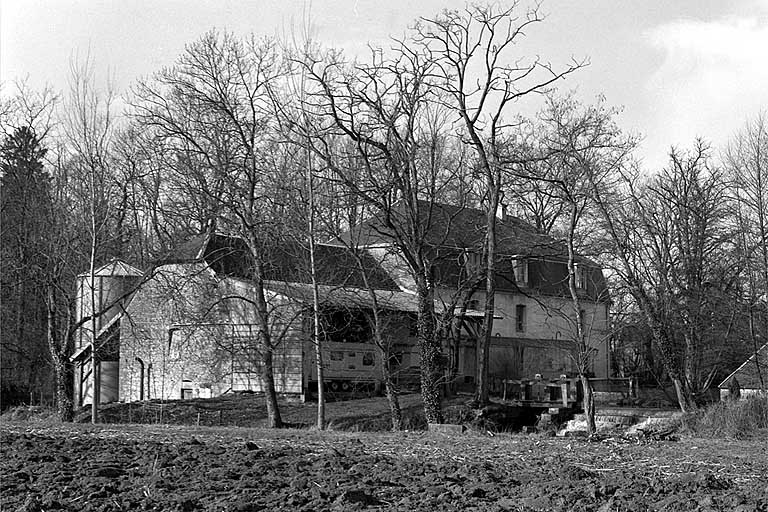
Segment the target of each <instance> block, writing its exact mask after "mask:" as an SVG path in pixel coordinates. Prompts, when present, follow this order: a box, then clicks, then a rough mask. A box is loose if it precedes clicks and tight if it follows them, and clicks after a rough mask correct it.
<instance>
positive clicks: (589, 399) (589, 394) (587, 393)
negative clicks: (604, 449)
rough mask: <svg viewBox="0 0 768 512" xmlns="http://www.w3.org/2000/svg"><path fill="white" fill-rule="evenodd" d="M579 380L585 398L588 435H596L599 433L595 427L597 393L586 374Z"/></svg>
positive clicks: (580, 374) (583, 400) (581, 374)
mask: <svg viewBox="0 0 768 512" xmlns="http://www.w3.org/2000/svg"><path fill="white" fill-rule="evenodd" d="M579 379H580V380H581V389H582V391H583V392H584V398H583V399H582V402H583V406H584V416H585V418H586V420H587V434H589V435H590V436H591V435H594V433H595V432H597V427H596V425H595V393H594V390H593V389H592V383H591V382H590V381H589V377H587V375H586V374H584V373H583V372H582V373H579Z"/></svg>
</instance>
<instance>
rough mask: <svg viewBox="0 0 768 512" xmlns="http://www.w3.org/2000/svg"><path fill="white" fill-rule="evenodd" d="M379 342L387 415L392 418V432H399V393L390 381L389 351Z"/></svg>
mask: <svg viewBox="0 0 768 512" xmlns="http://www.w3.org/2000/svg"><path fill="white" fill-rule="evenodd" d="M381 343H382V340H379V342H378V344H379V354H380V355H381V363H382V364H381V372H382V377H383V379H384V392H385V393H386V395H387V402H388V403H389V414H390V417H391V418H392V430H393V431H399V430H402V429H403V411H402V409H401V408H400V392H399V390H398V389H397V386H396V385H395V382H394V380H393V379H392V362H391V354H390V353H389V350H386V349H385V348H384V345H382V344H381Z"/></svg>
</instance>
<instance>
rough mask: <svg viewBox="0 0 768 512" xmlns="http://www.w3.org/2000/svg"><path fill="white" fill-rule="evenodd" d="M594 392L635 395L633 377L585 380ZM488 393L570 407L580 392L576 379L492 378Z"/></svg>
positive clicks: (503, 397) (525, 401) (577, 400)
mask: <svg viewBox="0 0 768 512" xmlns="http://www.w3.org/2000/svg"><path fill="white" fill-rule="evenodd" d="M589 381H590V383H591V384H592V389H593V391H595V392H596V393H615V394H620V395H621V396H620V398H621V399H631V398H636V397H637V393H638V389H637V380H636V379H632V378H601V379H589ZM491 393H492V394H494V395H495V396H498V397H500V398H501V399H502V400H504V401H509V400H511V401H519V402H522V403H526V404H530V403H537V404H542V405H548V404H549V405H551V406H552V407H571V406H572V405H574V404H576V403H579V402H581V400H582V398H583V391H582V387H581V381H580V380H579V378H577V377H574V378H560V379H552V380H544V379H503V378H498V377H497V378H493V379H492V381H491Z"/></svg>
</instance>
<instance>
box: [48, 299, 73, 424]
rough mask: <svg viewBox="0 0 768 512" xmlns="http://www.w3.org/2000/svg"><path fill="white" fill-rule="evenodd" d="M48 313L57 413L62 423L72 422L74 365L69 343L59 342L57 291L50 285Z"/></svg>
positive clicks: (49, 342) (49, 348)
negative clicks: (70, 356)
mask: <svg viewBox="0 0 768 512" xmlns="http://www.w3.org/2000/svg"><path fill="white" fill-rule="evenodd" d="M47 292H48V293H47V300H46V306H47V310H48V311H47V313H48V326H47V327H48V350H49V352H50V354H51V360H52V361H53V375H54V384H55V386H56V389H55V398H56V412H57V414H58V416H59V420H60V421H64V422H70V421H72V417H73V411H72V407H73V404H72V379H73V375H72V363H70V362H69V350H67V348H68V342H67V340H65V341H64V342H63V343H62V342H61V341H60V340H59V337H58V329H57V325H56V290H55V288H54V286H53V285H48V290H47Z"/></svg>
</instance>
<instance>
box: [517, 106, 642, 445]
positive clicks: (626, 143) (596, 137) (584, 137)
mask: <svg viewBox="0 0 768 512" xmlns="http://www.w3.org/2000/svg"><path fill="white" fill-rule="evenodd" d="M615 114H616V111H615V110H612V109H609V108H607V107H606V106H605V105H604V103H603V102H602V100H601V101H598V103H597V104H595V105H591V106H586V107H585V106H582V105H581V104H580V103H579V102H578V101H576V100H575V99H574V98H573V96H572V95H568V96H565V97H561V98H557V97H553V96H550V97H549V98H548V102H547V107H546V108H545V110H544V111H543V112H542V113H541V114H540V119H541V123H542V124H543V129H542V130H541V132H540V133H538V134H537V138H538V143H539V144H540V145H542V146H543V148H542V149H541V150H539V153H540V154H542V155H546V158H545V159H543V160H541V161H538V162H535V163H534V165H533V166H532V169H531V170H532V171H533V172H532V173H531V174H529V175H528V176H526V177H527V178H528V179H529V180H531V181H537V182H540V183H541V184H542V185H541V187H537V189H536V190H535V191H534V193H538V192H539V191H541V190H542V189H546V190H547V194H548V195H549V196H550V197H552V198H553V199H554V202H555V203H556V204H557V205H558V207H559V209H560V210H559V211H557V213H559V214H562V216H563V217H564V218H565V222H564V226H563V227H562V234H563V238H564V240H565V245H566V249H567V263H566V264H567V268H568V292H569V295H570V307H569V308H568V309H569V311H567V312H566V314H565V315H564V316H565V318H566V320H567V321H568V325H569V326H570V329H569V331H570V338H571V341H572V344H573V347H574V357H575V359H576V368H577V370H578V372H579V379H580V381H581V384H582V389H583V391H584V412H585V415H586V418H587V431H588V433H589V434H590V435H592V434H594V433H595V430H596V429H595V407H594V394H593V389H592V384H591V382H590V380H589V374H590V372H591V369H592V363H593V359H594V355H595V351H596V346H595V342H598V343H599V342H601V341H602V342H604V341H605V340H604V339H602V340H601V339H599V338H600V336H592V334H596V333H593V332H592V329H591V326H590V322H589V321H588V318H587V317H586V310H585V309H583V301H584V300H586V299H588V297H587V296H586V295H585V292H586V291H587V281H588V280H589V279H590V268H591V267H592V266H593V264H592V263H591V262H589V261H588V260H586V259H585V258H583V257H581V256H579V254H578V252H577V250H578V249H579V247H580V246H581V248H586V247H587V246H588V242H589V240H588V238H589V237H585V236H584V233H585V232H588V231H591V230H592V229H593V228H594V222H592V219H591V217H592V211H593V209H594V188H598V189H604V188H605V183H606V182H610V180H612V179H613V177H614V176H615V175H616V173H617V171H618V169H620V168H621V167H622V166H623V165H624V164H625V163H626V162H627V160H628V158H629V155H630V152H631V151H632V149H633V148H634V147H635V140H634V139H633V138H632V137H627V136H624V135H623V134H622V132H621V130H620V129H619V128H618V126H617V125H616V124H615V122H614V120H613V118H614V116H615ZM536 171H543V172H541V174H537V173H536ZM585 239H586V240H585ZM585 242H587V243H586V244H585ZM592 245H593V246H594V244H592ZM593 299H595V300H601V299H602V300H606V299H607V297H593Z"/></svg>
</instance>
